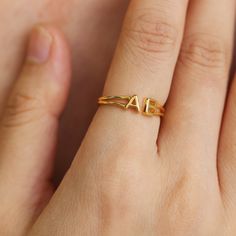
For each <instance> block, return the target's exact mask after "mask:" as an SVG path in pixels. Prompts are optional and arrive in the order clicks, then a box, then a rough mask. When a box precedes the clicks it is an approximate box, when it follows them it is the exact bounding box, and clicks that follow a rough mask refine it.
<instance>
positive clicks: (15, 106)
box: [3, 92, 41, 127]
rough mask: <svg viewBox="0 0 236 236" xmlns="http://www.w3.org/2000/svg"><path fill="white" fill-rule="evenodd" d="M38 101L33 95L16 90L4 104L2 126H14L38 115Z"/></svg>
mask: <svg viewBox="0 0 236 236" xmlns="http://www.w3.org/2000/svg"><path fill="white" fill-rule="evenodd" d="M40 107H41V106H40V101H39V100H38V99H37V98H36V97H35V96H30V95H26V94H23V93H21V92H16V93H15V94H14V96H12V97H10V99H9V101H8V102H7V104H6V108H5V116H4V119H3V126H5V127H14V126H20V125H22V124H26V123H29V122H30V121H32V120H35V119H36V118H38V117H39V111H40V110H41V109H40Z"/></svg>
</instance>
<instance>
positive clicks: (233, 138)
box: [218, 75, 236, 211]
mask: <svg viewBox="0 0 236 236" xmlns="http://www.w3.org/2000/svg"><path fill="white" fill-rule="evenodd" d="M235 96H236V75H235V77H234V80H233V82H232V86H231V89H230V92H229V97H228V101H227V104H226V109H225V114H224V119H223V126H222V132H221V137H220V145H219V155H218V170H219V178H220V186H221V190H222V194H223V198H224V200H225V202H226V204H227V205H230V206H235V199H236V191H235V189H236V171H235V170H236V149H235V147H236V129H235V122H236V103H235ZM231 210H232V211H233V210H234V211H235V210H236V208H235V207H233V208H232V207H231Z"/></svg>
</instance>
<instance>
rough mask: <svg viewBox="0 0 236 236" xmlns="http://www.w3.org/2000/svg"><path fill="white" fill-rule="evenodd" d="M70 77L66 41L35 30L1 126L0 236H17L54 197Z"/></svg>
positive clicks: (53, 33) (55, 34)
mask: <svg viewBox="0 0 236 236" xmlns="http://www.w3.org/2000/svg"><path fill="white" fill-rule="evenodd" d="M69 78H70V63H69V52H68V47H67V44H66V43H65V39H64V38H63V36H62V35H61V34H60V33H59V32H58V31H57V30H55V29H53V28H52V27H49V26H45V27H43V26H39V27H36V28H35V29H34V30H33V32H32V36H31V39H30V44H29V48H28V54H27V58H26V62H25V65H24V67H23V70H22V72H21V75H20V76H19V79H18V80H17V82H16V85H15V86H14V88H13V91H12V93H11V95H10V97H9V99H8V103H7V107H6V108H5V111H4V115H3V118H2V119H1V122H0V202H1V209H0V217H1V219H2V220H1V222H0V232H1V235H21V232H23V231H24V230H25V229H26V228H27V226H28V225H29V223H30V222H31V221H32V220H33V219H34V217H35V216H36V215H37V214H38V213H39V212H40V210H41V208H42V207H43V205H44V204H45V203H46V202H47V201H48V199H49V197H50V196H51V194H52V185H51V183H50V177H51V172H52V167H53V157H54V150H55V145H56V139H57V127H58V118H59V116H60V114H61V112H62V110H63V108H64V106H65V102H66V98H67V94H68V88H69ZM12 225H14V227H12ZM2 231H3V232H2ZM22 234H23V233H22ZM23 235H25V234H23Z"/></svg>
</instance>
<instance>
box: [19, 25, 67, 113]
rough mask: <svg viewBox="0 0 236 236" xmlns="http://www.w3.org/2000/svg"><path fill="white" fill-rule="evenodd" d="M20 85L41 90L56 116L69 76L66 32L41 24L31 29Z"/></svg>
mask: <svg viewBox="0 0 236 236" xmlns="http://www.w3.org/2000/svg"><path fill="white" fill-rule="evenodd" d="M28 45H29V46H28V50H27V56H26V62H25V65H24V68H23V70H22V73H21V76H20V78H22V79H21V80H20V81H19V84H22V83H23V85H21V87H22V86H27V87H30V88H31V89H32V90H33V91H35V90H38V91H39V90H40V91H39V94H41V95H40V96H42V97H43V98H42V99H44V100H46V103H48V105H49V106H50V109H51V110H52V112H53V113H54V114H55V115H59V114H60V113H61V112H62V110H63V108H64V106H65V103H66V100H67V97H68V92H69V87H70V79H71V56H70V54H71V53H70V49H69V45H68V42H67V40H66V37H65V35H64V34H63V33H62V32H61V31H60V30H59V29H57V28H55V27H53V26H51V25H47V24H40V25H36V26H35V27H34V28H33V29H32V32H31V36H30V39H29V44H28Z"/></svg>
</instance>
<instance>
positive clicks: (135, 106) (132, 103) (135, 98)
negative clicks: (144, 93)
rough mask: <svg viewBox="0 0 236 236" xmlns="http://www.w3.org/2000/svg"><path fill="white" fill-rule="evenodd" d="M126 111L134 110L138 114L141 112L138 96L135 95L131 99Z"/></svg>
mask: <svg viewBox="0 0 236 236" xmlns="http://www.w3.org/2000/svg"><path fill="white" fill-rule="evenodd" d="M125 108H126V109H129V108H133V109H136V110H137V111H138V112H141V109H140V105H139V99H138V96H136V95H134V96H132V97H131V98H130V100H129V102H128V103H127V104H126V106H125Z"/></svg>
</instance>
